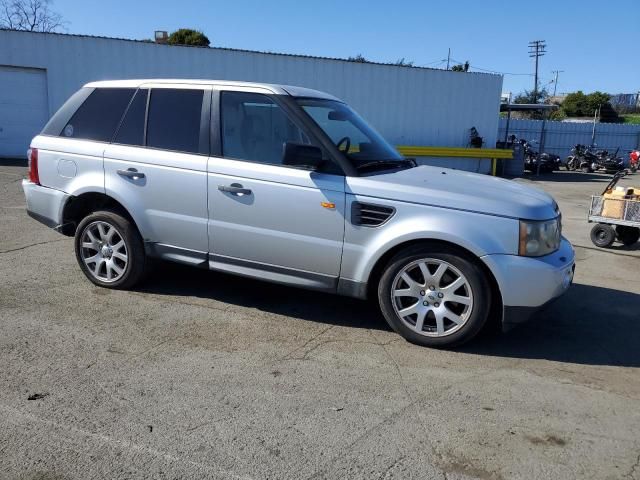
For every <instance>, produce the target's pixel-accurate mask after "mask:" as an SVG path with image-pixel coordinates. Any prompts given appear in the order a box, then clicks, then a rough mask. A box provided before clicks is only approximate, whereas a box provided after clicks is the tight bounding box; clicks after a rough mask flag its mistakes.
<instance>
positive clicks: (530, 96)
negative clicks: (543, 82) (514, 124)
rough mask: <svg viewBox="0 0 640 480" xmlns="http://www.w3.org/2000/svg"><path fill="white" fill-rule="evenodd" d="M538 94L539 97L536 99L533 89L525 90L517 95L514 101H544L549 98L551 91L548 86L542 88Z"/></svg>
mask: <svg viewBox="0 0 640 480" xmlns="http://www.w3.org/2000/svg"><path fill="white" fill-rule="evenodd" d="M537 96H538V98H537V99H536V98H535V97H536V95H534V93H533V90H525V91H524V92H521V93H519V94H518V95H516V97H515V98H514V99H513V103H544V102H545V101H546V100H547V99H548V98H549V92H548V91H547V89H546V88H542V89H540V90H538V93H537Z"/></svg>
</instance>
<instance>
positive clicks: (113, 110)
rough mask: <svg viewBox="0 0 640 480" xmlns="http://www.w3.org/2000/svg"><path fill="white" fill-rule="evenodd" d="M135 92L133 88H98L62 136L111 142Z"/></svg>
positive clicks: (63, 130) (64, 129) (81, 107)
mask: <svg viewBox="0 0 640 480" xmlns="http://www.w3.org/2000/svg"><path fill="white" fill-rule="evenodd" d="M134 92H135V89H133V88H96V89H95V90H94V91H93V93H92V94H91V95H89V97H88V98H87V99H86V100H85V102H84V103H83V104H82V105H81V106H80V108H78V110H77V111H76V113H74V114H73V116H72V117H71V120H69V122H68V123H67V124H66V125H65V127H64V128H63V129H62V133H61V134H60V135H61V136H63V137H69V138H82V139H86V140H99V141H102V142H109V141H111V138H112V137H113V134H114V133H115V131H116V128H117V127H118V124H119V123H120V119H121V118H122V114H123V113H124V109H125V108H127V105H129V101H130V100H131V97H132V96H133V93H134Z"/></svg>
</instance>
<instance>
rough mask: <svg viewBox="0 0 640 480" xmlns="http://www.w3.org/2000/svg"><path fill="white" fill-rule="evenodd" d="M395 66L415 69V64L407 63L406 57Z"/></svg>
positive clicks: (400, 59) (397, 61)
mask: <svg viewBox="0 0 640 480" xmlns="http://www.w3.org/2000/svg"><path fill="white" fill-rule="evenodd" d="M394 65H397V66H398V67H413V62H409V61H405V59H404V57H402V58H399V59H398V60H396V63H394Z"/></svg>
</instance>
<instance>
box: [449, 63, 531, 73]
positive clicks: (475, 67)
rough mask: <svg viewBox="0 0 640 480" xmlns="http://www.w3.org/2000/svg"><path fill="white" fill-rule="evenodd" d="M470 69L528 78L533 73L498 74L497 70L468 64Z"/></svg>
mask: <svg viewBox="0 0 640 480" xmlns="http://www.w3.org/2000/svg"><path fill="white" fill-rule="evenodd" d="M451 60H453V61H454V62H457V63H464V62H463V61H461V60H456V59H455V58H452V59H451ZM472 67H473V68H474V69H475V70H480V71H481V72H487V73H497V74H499V75H523V76H528V77H531V76H533V73H513V72H500V71H498V70H491V69H488V68H482V67H478V66H476V65H474V64H470V65H469V68H472Z"/></svg>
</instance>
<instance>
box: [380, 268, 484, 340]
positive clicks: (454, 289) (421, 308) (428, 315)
mask: <svg viewBox="0 0 640 480" xmlns="http://www.w3.org/2000/svg"><path fill="white" fill-rule="evenodd" d="M391 285H392V287H391V303H392V305H393V308H394V310H395V312H396V314H397V315H398V318H400V320H401V321H402V322H403V323H404V324H405V325H406V326H407V327H408V328H410V329H412V330H413V331H415V332H416V333H418V334H420V335H424V336H428V337H444V336H447V335H451V334H452V333H454V332H456V331H458V330H460V329H461V328H462V327H463V326H464V325H465V324H466V323H467V321H468V320H469V317H470V316H471V312H472V311H473V292H472V290H471V285H470V283H469V281H468V280H467V278H466V277H465V276H464V275H463V274H462V272H460V270H458V269H457V268H456V267H454V266H453V265H451V264H450V263H448V262H445V261H444V260H440V259H436V258H424V259H420V260H416V261H413V262H411V263H409V264H408V265H406V266H405V267H404V268H402V269H401V270H400V271H399V272H398V274H397V275H396V276H395V278H394V280H393V283H392V284H391Z"/></svg>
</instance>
